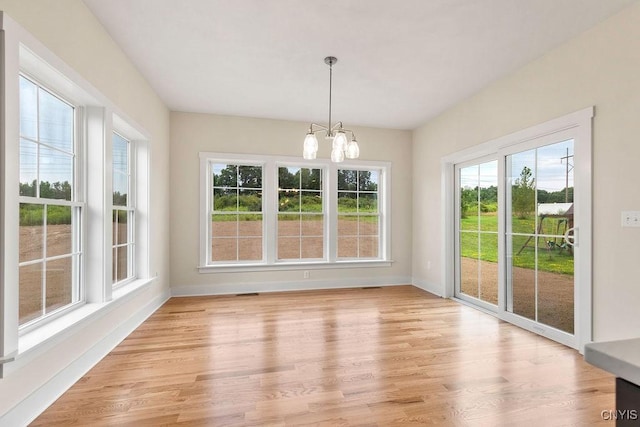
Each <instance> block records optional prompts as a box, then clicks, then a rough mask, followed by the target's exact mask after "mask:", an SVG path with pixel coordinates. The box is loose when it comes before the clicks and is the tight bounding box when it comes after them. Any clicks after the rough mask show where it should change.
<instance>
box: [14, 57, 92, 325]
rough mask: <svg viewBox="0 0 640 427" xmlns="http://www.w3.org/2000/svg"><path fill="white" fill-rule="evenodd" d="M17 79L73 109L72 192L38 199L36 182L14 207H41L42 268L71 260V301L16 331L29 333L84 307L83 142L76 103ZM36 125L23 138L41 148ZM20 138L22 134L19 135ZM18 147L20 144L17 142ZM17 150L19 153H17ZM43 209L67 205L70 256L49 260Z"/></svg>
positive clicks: (38, 83) (52, 90)
mask: <svg viewBox="0 0 640 427" xmlns="http://www.w3.org/2000/svg"><path fill="white" fill-rule="evenodd" d="M20 76H21V77H23V78H25V79H26V80H28V81H29V82H31V83H32V84H33V85H35V86H36V87H37V89H38V91H46V92H48V93H49V94H50V95H52V96H54V97H56V98H57V99H59V100H60V101H62V102H64V103H66V104H67V105H69V106H70V107H72V108H73V131H74V135H73V147H72V150H73V151H72V152H71V153H67V154H71V155H72V156H73V166H72V193H71V200H60V199H47V198H43V197H41V196H40V181H39V180H38V181H37V183H36V195H35V196H19V200H18V204H23V203H24V204H37V205H42V206H43V210H44V212H43V227H44V228H43V238H44V242H43V244H44V257H43V258H42V259H41V260H39V261H42V262H43V263H44V265H45V266H46V264H47V262H50V261H55V260H58V259H63V258H68V255H70V256H71V258H72V284H71V302H70V303H69V304H66V305H64V306H62V307H60V308H58V309H55V310H53V311H52V312H50V313H45V312H43V313H42V314H41V315H40V316H38V317H36V318H34V319H32V320H29V321H27V322H25V323H24V324H22V325H19V327H18V328H19V332H20V333H21V334H24V333H26V332H28V331H30V330H33V329H35V328H37V327H39V326H40V325H42V324H44V323H46V322H50V321H52V320H54V319H56V318H58V317H60V316H63V315H64V314H65V313H68V312H69V311H70V310H74V309H75V308H76V307H77V306H78V305H82V304H84V280H83V271H84V268H83V267H84V258H85V256H84V249H83V245H82V243H83V242H84V241H85V234H84V229H83V226H82V225H83V224H84V218H85V211H86V204H85V203H84V188H85V183H84V172H83V170H84V162H83V161H82V159H83V155H82V153H83V152H84V145H85V140H84V138H83V132H82V130H83V127H82V123H83V114H82V107H80V106H78V105H77V102H75V101H73V100H71V99H68V98H66V97H65V96H64V95H62V94H60V93H58V91H56V90H55V88H51V87H49V86H47V85H46V84H44V83H42V82H41V81H39V79H38V78H36V77H33V76H31V75H30V74H29V73H28V71H26V70H21V72H20ZM37 112H38V114H39V113H40V109H39V106H38V107H37ZM39 127H40V125H39V123H38V136H37V137H36V140H33V139H31V138H24V139H26V140H28V141H31V142H33V143H35V144H37V145H38V146H39V147H40V146H42V145H44V146H45V147H46V146H47V145H48V144H46V143H43V142H42V141H41V140H40V137H39V134H40V131H39ZM20 139H23V138H22V135H20ZM18 144H20V142H19V141H18ZM49 149H53V150H55V151H64V150H58V149H56V148H54V147H49ZM18 151H19V150H18ZM37 162H38V166H37V170H38V176H39V175H40V174H39V171H40V166H39V163H40V161H39V156H38V160H37ZM47 206H69V207H70V208H71V215H72V217H73V219H72V241H71V253H70V254H65V255H61V256H54V257H49V256H47V254H46V240H47V220H46V207H47ZM39 261H25V262H20V263H19V267H22V266H27V265H32V264H35V263H36V262H39ZM42 273H43V279H44V280H45V283H46V273H47V270H46V268H45V269H44V270H43V272H42ZM42 298H43V301H42V304H43V308H46V303H45V298H46V295H44V294H43V296H42Z"/></svg>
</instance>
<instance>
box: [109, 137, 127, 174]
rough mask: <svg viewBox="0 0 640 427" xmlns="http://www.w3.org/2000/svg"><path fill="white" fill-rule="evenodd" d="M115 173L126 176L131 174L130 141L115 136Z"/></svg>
mask: <svg viewBox="0 0 640 427" xmlns="http://www.w3.org/2000/svg"><path fill="white" fill-rule="evenodd" d="M112 161H113V171H114V172H120V173H123V174H125V175H127V174H128V173H129V141H127V140H126V139H124V138H123V137H121V136H120V135H118V134H117V133H114V134H113V159H112Z"/></svg>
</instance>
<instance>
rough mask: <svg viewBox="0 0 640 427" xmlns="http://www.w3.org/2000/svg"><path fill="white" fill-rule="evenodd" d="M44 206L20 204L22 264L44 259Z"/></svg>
mask: <svg viewBox="0 0 640 427" xmlns="http://www.w3.org/2000/svg"><path fill="white" fill-rule="evenodd" d="M43 213H44V206H43V205H34V204H30V203H20V243H19V246H20V262H24V261H32V260H36V259H41V258H43V257H44V253H43V249H44V234H43V233H44V227H43V225H44V223H43V220H44V215H43Z"/></svg>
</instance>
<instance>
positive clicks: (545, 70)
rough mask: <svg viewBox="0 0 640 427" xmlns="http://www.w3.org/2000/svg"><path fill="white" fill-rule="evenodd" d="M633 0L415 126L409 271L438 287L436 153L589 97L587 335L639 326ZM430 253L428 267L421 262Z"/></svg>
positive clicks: (638, 98)
mask: <svg viewBox="0 0 640 427" xmlns="http://www.w3.org/2000/svg"><path fill="white" fill-rule="evenodd" d="M638 52H640V4H638V3H636V4H635V5H633V6H631V7H629V8H628V9H626V10H623V11H622V12H621V13H619V14H618V15H616V16H614V17H612V18H611V19H609V20H608V21H605V22H604V23H602V24H600V25H598V26H597V27H595V28H593V29H591V30H589V31H587V32H586V33H584V34H582V35H580V36H579V37H577V38H575V39H573V40H572V41H570V42H569V43H567V44H565V45H563V46H561V47H559V48H558V49H556V50H554V51H552V52H550V53H549V54H547V55H545V56H544V57H542V58H540V59H539V60H537V61H535V62H533V63H531V64H529V65H527V66H526V67H524V68H522V69H521V70H519V71H518V72H516V73H514V74H513V75H511V76H508V77H506V78H503V79H501V80H499V81H497V82H495V83H494V84H492V85H490V86H489V87H487V88H486V89H484V90H482V91H481V92H480V93H478V94H477V95H475V96H473V97H472V98H470V99H468V100H466V101H464V102H462V103H460V104H458V105H457V106H455V107H454V108H452V109H451V110H449V111H447V112H446V113H444V114H442V115H441V116H440V117H438V118H436V119H434V120H432V121H430V122H429V123H427V124H425V125H424V126H422V127H420V128H419V129H416V130H415V132H414V136H413V143H414V144H413V168H414V170H416V171H421V172H420V173H416V174H415V175H414V192H413V203H414V204H413V210H414V215H413V233H414V236H415V239H414V242H413V278H414V281H416V282H421V283H423V284H427V285H428V286H430V287H431V288H433V289H441V290H442V289H443V288H442V286H443V285H442V277H443V274H442V271H441V262H442V259H441V253H442V251H441V248H442V247H443V244H442V236H441V231H440V223H441V218H440V215H441V214H440V212H441V210H442V205H441V184H440V182H441V179H440V159H441V158H442V156H445V155H447V154H451V153H453V152H456V151H458V150H461V149H465V148H468V147H472V146H474V145H477V144H480V143H482V142H485V141H489V140H491V139H494V138H497V137H500V136H504V135H507V134H510V133H512V132H514V131H518V130H521V129H524V128H527V127H529V126H532V125H536V124H539V123H542V122H545V121H547V120H549V119H553V118H556V117H559V116H562V115H565V114H568V113H571V112H573V111H576V110H579V109H582V108H584V107H587V106H590V105H595V108H596V113H595V118H594V143H593V156H594V161H593V183H594V187H593V188H594V192H593V201H594V202H593V232H594V234H593V257H594V263H593V306H594V307H593V308H594V315H593V321H594V339H595V340H598V341H600V340H610V339H618V338H625V337H637V336H638V331H640V314H639V313H640V311H639V309H638V307H640V262H639V260H640V229H633V228H631V229H630V228H624V229H623V228H621V225H620V223H621V219H620V218H621V213H620V212H621V211H623V210H640V186H639V185H638V184H637V181H638V180H637V179H636V175H637V170H638V163H639V162H640V142H639V138H640V77H639V76H640V55H639V54H638ZM428 261H431V269H427V262H428Z"/></svg>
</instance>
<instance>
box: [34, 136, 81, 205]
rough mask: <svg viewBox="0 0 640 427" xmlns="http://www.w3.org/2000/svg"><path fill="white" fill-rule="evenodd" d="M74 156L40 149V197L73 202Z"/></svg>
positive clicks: (43, 148) (44, 148)
mask: <svg viewBox="0 0 640 427" xmlns="http://www.w3.org/2000/svg"><path fill="white" fill-rule="evenodd" d="M72 183H73V156H71V155H69V154H64V153H61V152H60V151H57V150H52V149H49V148H46V147H42V146H41V147H40V197H43V198H47V199H63V200H71V185H72Z"/></svg>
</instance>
